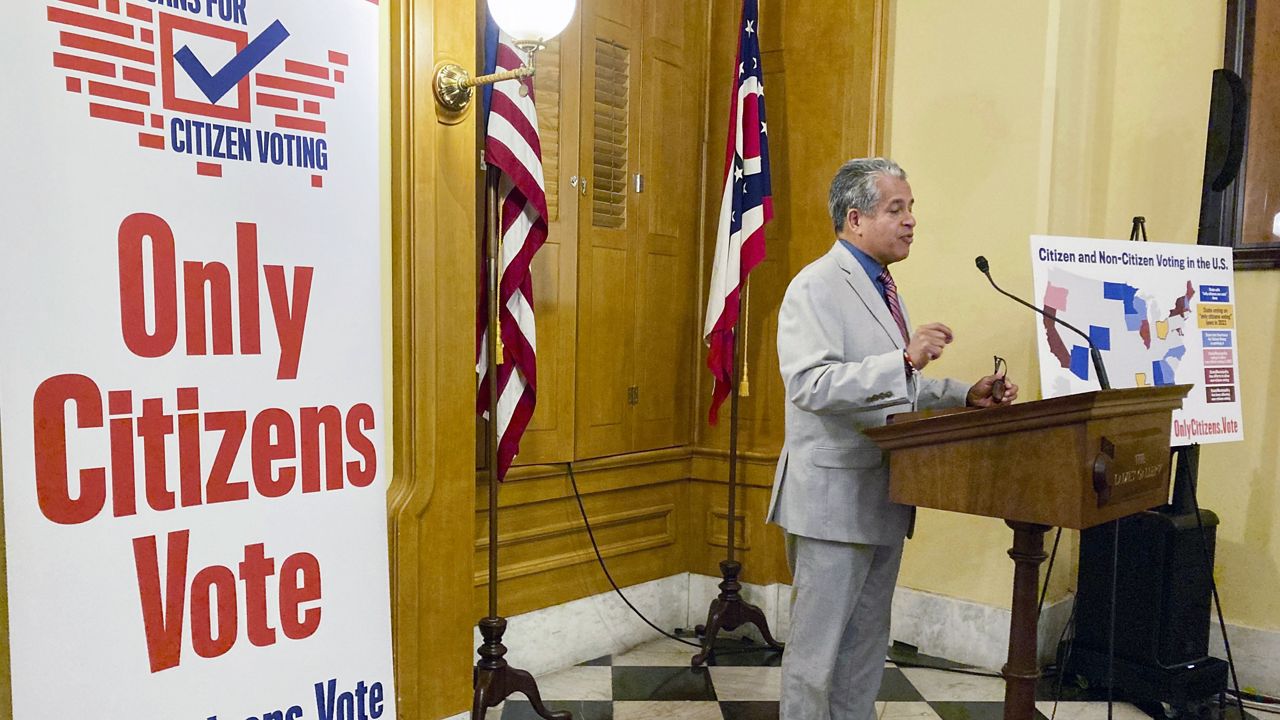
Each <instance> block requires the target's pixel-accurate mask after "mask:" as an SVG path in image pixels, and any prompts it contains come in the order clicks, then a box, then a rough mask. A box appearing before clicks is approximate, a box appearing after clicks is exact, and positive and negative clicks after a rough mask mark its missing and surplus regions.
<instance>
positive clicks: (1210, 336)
mask: <svg viewBox="0 0 1280 720" xmlns="http://www.w3.org/2000/svg"><path fill="white" fill-rule="evenodd" d="M1200 338H1201V340H1203V341H1204V347H1207V348H1211V347H1213V348H1229V347H1231V331H1230V330H1205V331H1204V332H1202V333H1200Z"/></svg>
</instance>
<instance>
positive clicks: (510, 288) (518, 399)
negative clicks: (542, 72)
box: [476, 35, 547, 480]
mask: <svg viewBox="0 0 1280 720" xmlns="http://www.w3.org/2000/svg"><path fill="white" fill-rule="evenodd" d="M523 65H524V61H523V59H522V53H520V51H518V50H517V49H516V48H515V46H514V45H512V44H511V41H510V38H508V37H506V36H505V35H504V36H502V38H501V40H500V42H498V43H497V52H496V62H495V68H496V71H497V72H502V71H504V70H516V69H518V68H520V67H521V66H523ZM522 89H523V92H522ZM485 159H486V161H487V162H488V163H489V165H490V166H492V167H494V168H497V170H498V174H499V180H498V208H499V225H498V228H499V232H500V233H501V239H502V242H501V251H500V257H499V261H498V272H499V278H500V280H499V289H498V300H499V303H498V313H499V321H498V325H499V327H500V328H501V334H500V335H499V339H500V340H501V345H502V347H503V353H502V354H501V355H500V356H499V357H498V418H497V422H498V426H497V429H498V479H499V480H502V479H503V478H505V477H506V474H507V469H508V468H509V467H511V462H512V460H514V459H515V457H516V455H517V454H518V453H519V452H520V437H521V436H522V435H524V431H525V428H526V427H528V426H529V419H530V418H532V417H533V408H534V403H535V398H536V392H535V389H536V387H537V364H536V358H535V352H536V349H537V341H536V339H535V332H534V323H533V277H532V275H531V274H530V272H529V266H530V264H531V263H532V262H533V255H534V253H536V252H538V248H540V247H542V243H543V242H545V241H546V239H547V196H546V186H545V184H544V181H543V177H542V144H541V143H540V142H539V140H538V115H537V112H536V110H535V109H534V104H533V78H523V79H520V80H505V81H503V82H500V83H497V84H495V85H494V86H493V91H492V94H491V96H490V102H489V113H488V131H487V135H486V138H485ZM486 252H487V251H486ZM487 266H488V257H485V262H484V263H483V264H482V266H481V282H480V288H481V290H480V306H479V313H478V314H477V317H476V326H477V327H476V341H477V346H476V374H477V376H478V383H479V387H478V393H477V404H476V407H477V410H478V411H479V413H480V414H481V415H483V416H486V417H487V416H488V412H489V393H490V390H491V384H490V383H489V378H488V367H489V357H488V352H489V346H488V328H487V324H488V323H487V321H488V310H487V308H488V281H487Z"/></svg>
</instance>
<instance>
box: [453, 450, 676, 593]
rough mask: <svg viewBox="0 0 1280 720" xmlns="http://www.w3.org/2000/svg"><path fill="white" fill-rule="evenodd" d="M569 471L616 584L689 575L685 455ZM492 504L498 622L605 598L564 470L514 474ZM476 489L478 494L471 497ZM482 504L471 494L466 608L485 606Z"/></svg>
mask: <svg viewBox="0 0 1280 720" xmlns="http://www.w3.org/2000/svg"><path fill="white" fill-rule="evenodd" d="M635 455H636V456H638V457H636V458H632V457H630V456H621V457H615V458H605V459H602V460H598V461H588V462H585V463H581V464H580V465H575V467H580V469H578V470H577V471H576V473H577V479H578V485H579V487H580V488H581V491H582V494H583V504H584V506H585V507H586V509H587V514H588V517H589V518H590V520H591V526H592V529H593V530H594V531H595V535H596V540H597V542H598V543H599V544H600V550H601V554H602V555H603V556H604V558H605V561H606V563H607V564H608V566H609V570H610V572H611V573H612V574H613V576H614V579H615V580H617V582H618V583H619V585H621V586H624V587H625V586H628V585H634V584H636V583H641V582H646V581H649V580H654V579H658V578H662V577H668V576H670V575H675V574H678V573H680V572H684V571H685V570H686V569H687V564H688V562H687V561H688V551H687V548H688V537H689V536H688V531H687V527H688V516H689V514H690V513H691V512H692V510H691V508H690V504H689V502H688V492H689V483H688V482H687V478H688V475H689V460H688V453H687V451H672V450H666V451H658V452H653V453H636V454H635ZM502 489H503V493H502V495H501V496H500V498H499V501H498V502H499V504H500V507H501V512H500V513H499V518H498V523H499V532H498V536H499V537H498V543H499V549H500V554H499V557H500V561H499V563H500V569H499V583H500V589H501V593H500V595H501V603H502V607H501V610H502V612H503V613H504V614H506V615H515V614H519V613H525V612H531V611H533V610H538V609H541V608H544V607H548V606H551V605H555V604H559V603H563V602H568V601H570V600H576V599H578V598H582V597H588V596H591V595H596V594H598V593H602V592H608V591H609V590H610V587H609V584H608V581H607V580H606V578H605V577H604V574H603V573H602V571H601V570H600V568H599V565H598V563H597V561H596V557H595V554H594V551H593V550H592V547H591V542H590V538H589V537H588V535H587V532H586V529H585V527H584V526H583V524H582V517H581V515H580V514H579V511H578V506H577V502H576V501H575V500H574V497H573V489H572V486H571V485H570V483H569V480H568V477H567V475H565V474H564V468H563V467H555V466H544V467H541V468H520V469H519V471H517V472H516V473H515V475H514V477H513V478H512V479H509V480H508V481H507V482H506V484H505V485H504V486H503V488H502ZM478 490H481V488H478ZM487 500H488V498H487V496H486V495H485V493H484V492H477V501H476V502H477V506H478V508H479V509H478V512H477V526H476V535H475V543H474V552H475V557H476V566H475V567H476V573H475V576H474V585H475V588H474V595H473V605H474V607H475V608H477V609H482V608H484V607H486V605H487V585H486V581H487V576H486V575H485V574H484V573H481V572H480V571H479V570H480V568H481V567H482V565H483V561H484V558H485V556H486V554H487V553H488V525H487V513H486V511H485V505H487Z"/></svg>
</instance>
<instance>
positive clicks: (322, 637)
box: [0, 0, 396, 720]
mask: <svg viewBox="0 0 1280 720" xmlns="http://www.w3.org/2000/svg"><path fill="white" fill-rule="evenodd" d="M382 11H385V8H382V9H380V8H379V7H378V5H377V2H376V0H307V1H306V2H290V1H289V0H22V1H21V2H13V3H10V4H8V5H7V6H6V9H5V12H4V20H5V22H4V24H3V27H0V37H2V38H3V42H0V65H2V66H3V67H6V68H9V72H7V73H6V80H5V84H6V87H5V91H4V96H5V100H4V102H3V103H0V130H3V134H4V136H5V138H6V142H4V143H3V144H2V145H0V167H3V168H4V170H3V192H2V193H0V227H2V228H3V233H2V234H0V238H2V239H0V253H2V258H0V438H2V439H3V445H2V447H0V452H2V454H3V470H4V528H5V546H6V552H7V560H8V578H7V580H8V584H7V589H6V591H7V594H8V604H9V630H10V637H9V638H8V641H9V654H10V659H11V665H12V678H13V704H14V715H15V717H16V718H18V720H28V719H32V720H36V719H42V718H71V717H85V718H88V717H94V718H174V719H177V718H190V719H191V720H205V719H206V718H220V719H221V720H232V719H234V720H244V719H245V718H255V719H258V720H262V719H265V718H273V719H274V720H298V719H299V718H322V719H330V720H332V719H337V718H343V719H344V720H347V719H350V720H355V719H356V718H360V719H361V720H363V719H365V718H372V719H377V718H382V717H386V718H394V717H395V714H396V711H395V706H394V705H395V692H394V688H393V685H392V663H391V623H390V601H389V591H388V563H387V537H386V485H387V479H386V478H387V469H388V468H387V463H386V456H385V454H384V450H383V448H384V443H383V429H384V426H385V424H386V422H387V413H386V411H385V409H384V407H383V402H382V399H383V363H382V337H381V330H382V322H381V321H380V317H381V312H382V304H381V293H380V284H381V274H380V260H379V252H380V237H381V227H380V222H381V217H380V207H381V204H380V197H379V193H380V182H379V180H380V173H381V171H382V169H381V168H380V165H379V163H380V161H379V132H380V125H379V113H378V108H379V95H378V93H379V79H380V78H379V42H378V27H379V13H380V12H382Z"/></svg>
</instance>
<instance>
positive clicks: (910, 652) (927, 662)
mask: <svg viewBox="0 0 1280 720" xmlns="http://www.w3.org/2000/svg"><path fill="white" fill-rule="evenodd" d="M888 657H889V661H890V662H895V663H902V664H903V665H919V666H921V667H931V668H968V667H970V666H969V665H964V664H962V663H958V662H953V661H951V660H947V659H946V658H940V657H934V656H932V655H924V654H922V653H920V652H918V651H917V650H916V649H915V648H914V647H912V646H910V645H907V644H906V643H900V642H895V643H894V644H893V645H891V646H890V647H889V655H888Z"/></svg>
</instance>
